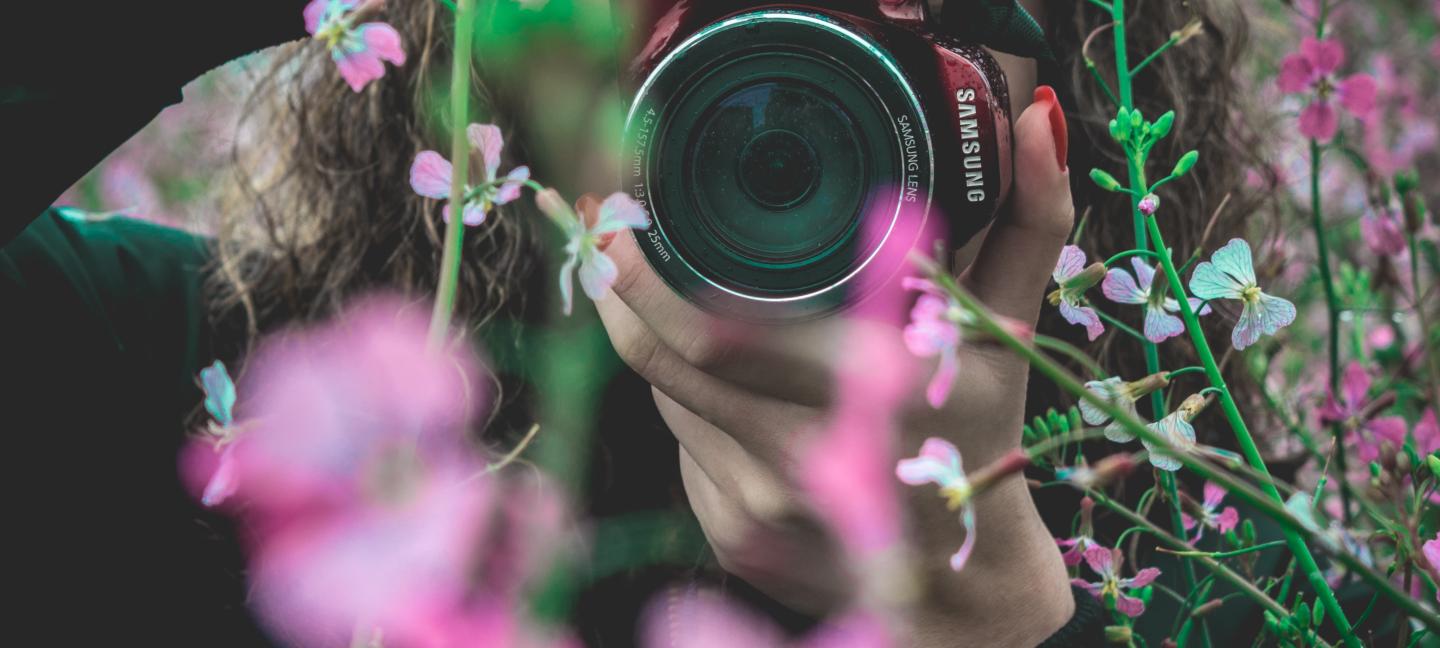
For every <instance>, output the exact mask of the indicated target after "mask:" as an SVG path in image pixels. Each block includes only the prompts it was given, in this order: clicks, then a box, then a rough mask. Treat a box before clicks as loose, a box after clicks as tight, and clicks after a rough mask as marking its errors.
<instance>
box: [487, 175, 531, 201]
mask: <svg viewBox="0 0 1440 648" xmlns="http://www.w3.org/2000/svg"><path fill="white" fill-rule="evenodd" d="M529 179H530V167H528V166H518V167H515V168H513V169H511V170H510V173H508V174H506V175H505V182H504V184H501V185H500V188H499V189H498V190H496V192H495V200H494V202H495V204H497V205H503V204H505V203H508V202H510V201H512V200H515V199H516V198H519V197H520V190H521V189H523V188H524V187H525V181H526V180H529Z"/></svg>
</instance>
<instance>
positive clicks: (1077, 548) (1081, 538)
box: [1055, 535, 1100, 567]
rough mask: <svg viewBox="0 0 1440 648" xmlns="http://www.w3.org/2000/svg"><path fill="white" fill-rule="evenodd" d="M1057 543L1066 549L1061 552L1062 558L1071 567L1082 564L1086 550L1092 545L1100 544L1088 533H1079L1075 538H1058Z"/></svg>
mask: <svg viewBox="0 0 1440 648" xmlns="http://www.w3.org/2000/svg"><path fill="white" fill-rule="evenodd" d="M1055 544H1057V545H1059V546H1060V547H1061V548H1063V549H1064V550H1065V551H1063V552H1061V553H1060V559H1061V560H1064V561H1065V564H1066V565H1067V566H1070V567H1074V566H1076V565H1078V564H1080V562H1081V561H1082V560H1084V559H1085V551H1086V550H1088V549H1089V548H1090V547H1098V546H1100V545H1099V544H1097V543H1096V542H1095V539H1094V538H1092V537H1090V536H1088V535H1077V536H1075V537H1073V538H1056V539H1055Z"/></svg>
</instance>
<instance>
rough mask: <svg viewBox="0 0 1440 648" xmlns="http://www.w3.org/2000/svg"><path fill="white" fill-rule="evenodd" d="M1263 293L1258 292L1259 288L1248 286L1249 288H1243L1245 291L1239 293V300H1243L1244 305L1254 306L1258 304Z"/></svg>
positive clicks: (1252, 285)
mask: <svg viewBox="0 0 1440 648" xmlns="http://www.w3.org/2000/svg"><path fill="white" fill-rule="evenodd" d="M1263 292H1264V291H1262V290H1260V286H1256V285H1255V284H1250V285H1249V286H1246V287H1245V290H1242V291H1240V298H1241V299H1243V300H1245V303H1247V304H1256V303H1259V301H1260V295H1261V294H1262V293H1263Z"/></svg>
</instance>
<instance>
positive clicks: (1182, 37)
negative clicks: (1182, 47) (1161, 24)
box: [1170, 18, 1205, 45]
mask: <svg viewBox="0 0 1440 648" xmlns="http://www.w3.org/2000/svg"><path fill="white" fill-rule="evenodd" d="M1204 31H1205V23H1202V22H1200V19H1199V18H1195V19H1193V20H1191V21H1190V22H1188V23H1185V26H1184V27H1181V28H1180V29H1178V30H1176V31H1174V32H1171V33H1170V38H1173V39H1175V44H1176V45H1179V44H1181V43H1184V42H1185V41H1188V40H1190V39H1192V38H1194V37H1196V36H1199V35H1200V34H1201V33H1203V32H1204Z"/></svg>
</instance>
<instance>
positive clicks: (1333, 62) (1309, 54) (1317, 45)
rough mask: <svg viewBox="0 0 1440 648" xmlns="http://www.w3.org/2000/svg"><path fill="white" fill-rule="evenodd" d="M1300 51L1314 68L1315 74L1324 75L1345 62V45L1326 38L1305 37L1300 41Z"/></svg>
mask: <svg viewBox="0 0 1440 648" xmlns="http://www.w3.org/2000/svg"><path fill="white" fill-rule="evenodd" d="M1300 53H1301V54H1302V55H1304V56H1305V59H1306V60H1308V61H1310V66H1311V67H1313V68H1314V69H1315V74H1316V75H1320V76H1323V75H1326V74H1330V73H1331V72H1334V71H1335V70H1338V69H1340V66H1341V65H1343V64H1344V63H1345V46H1344V45H1341V44H1340V41H1337V40H1334V39H1331V38H1327V39H1325V40H1316V39H1315V38H1312V37H1309V36H1307V37H1305V39H1304V40H1302V41H1300Z"/></svg>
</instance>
